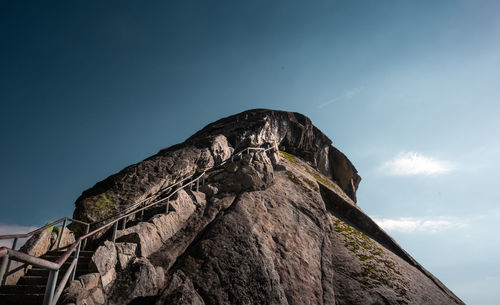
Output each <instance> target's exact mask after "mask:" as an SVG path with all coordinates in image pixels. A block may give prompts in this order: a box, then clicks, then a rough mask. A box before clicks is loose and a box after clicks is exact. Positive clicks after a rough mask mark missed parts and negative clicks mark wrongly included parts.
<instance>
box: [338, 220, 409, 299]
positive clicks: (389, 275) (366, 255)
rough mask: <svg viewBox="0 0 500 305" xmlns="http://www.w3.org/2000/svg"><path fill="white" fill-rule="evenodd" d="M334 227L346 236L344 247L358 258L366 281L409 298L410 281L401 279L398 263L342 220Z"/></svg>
mask: <svg viewBox="0 0 500 305" xmlns="http://www.w3.org/2000/svg"><path fill="white" fill-rule="evenodd" d="M334 227H335V231H337V232H339V233H341V234H342V235H343V236H344V238H345V242H344V246H345V247H346V248H347V249H349V250H350V251H351V252H352V253H354V254H355V255H356V256H357V257H358V259H359V261H360V263H361V268H362V269H361V270H362V271H361V274H362V276H363V277H364V278H365V280H370V281H375V282H378V283H379V284H382V285H385V286H388V287H390V288H391V289H394V291H395V292H396V293H398V294H399V295H400V296H402V297H406V296H407V287H408V281H406V280H405V279H404V278H402V277H401V273H400V271H399V270H398V268H397V265H396V263H395V262H394V261H393V260H392V259H390V258H389V257H384V256H383V249H382V248H380V247H377V246H376V244H375V243H374V242H373V241H372V240H371V239H370V238H369V237H368V236H366V235H365V234H363V233H362V232H360V231H358V230H356V229H355V228H353V227H351V226H350V225H348V224H347V223H345V222H343V221H342V220H340V219H337V220H335V222H334Z"/></svg>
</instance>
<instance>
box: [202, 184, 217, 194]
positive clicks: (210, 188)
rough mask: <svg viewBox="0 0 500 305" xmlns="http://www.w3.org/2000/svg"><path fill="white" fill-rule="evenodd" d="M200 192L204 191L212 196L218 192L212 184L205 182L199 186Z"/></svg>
mask: <svg viewBox="0 0 500 305" xmlns="http://www.w3.org/2000/svg"><path fill="white" fill-rule="evenodd" d="M200 192H203V193H205V195H206V196H207V197H212V196H213V195H216V194H217V193H218V192H219V189H218V188H217V186H215V185H214V184H208V183H207V184H205V185H203V186H202V187H201V188H200Z"/></svg>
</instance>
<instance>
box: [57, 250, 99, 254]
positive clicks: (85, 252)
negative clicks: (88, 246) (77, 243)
mask: <svg viewBox="0 0 500 305" xmlns="http://www.w3.org/2000/svg"><path fill="white" fill-rule="evenodd" d="M64 253H66V250H51V251H48V252H47V254H49V255H61V254H64ZM92 254H94V251H90V250H80V255H92Z"/></svg>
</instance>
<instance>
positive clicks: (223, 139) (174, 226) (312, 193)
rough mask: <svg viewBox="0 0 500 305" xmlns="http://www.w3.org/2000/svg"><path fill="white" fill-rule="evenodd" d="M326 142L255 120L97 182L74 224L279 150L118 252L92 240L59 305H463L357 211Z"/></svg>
mask: <svg viewBox="0 0 500 305" xmlns="http://www.w3.org/2000/svg"><path fill="white" fill-rule="evenodd" d="M331 144H332V141H331V140H330V139H329V138H328V137H327V136H325V135H324V134H323V133H322V132H321V131H320V130H318V129H317V128H316V127H314V126H313V125H312V124H311V121H310V120H309V119H308V118H307V117H305V116H304V115H301V114H298V113H290V112H282V111H273V110H264V109H258V110H250V111H246V112H243V113H240V114H237V115H234V116H231V117H228V118H224V119H221V120H219V121H217V122H215V123H212V124H209V125H208V126H206V127H205V128H203V129H202V130H201V131H199V132H197V133H196V134H195V135H193V136H192V137H190V138H189V139H187V140H186V141H185V142H184V143H182V144H178V145H174V146H171V147H169V148H167V149H164V150H161V151H160V152H159V153H158V154H156V155H155V156H152V157H150V158H148V159H146V160H144V161H142V162H139V163H137V164H135V165H132V166H129V167H127V168H125V169H124V170H122V171H121V172H119V173H117V174H115V175H113V176H111V177H109V178H107V179H105V180H104V181H102V182H99V183H97V184H96V185H95V186H94V187H93V188H91V189H89V190H87V191H85V192H83V194H82V196H80V198H78V200H77V201H76V209H75V212H74V217H75V218H78V219H81V220H84V221H89V222H96V223H99V222H101V223H102V222H103V221H104V220H105V219H106V218H108V217H109V216H111V215H113V214H114V213H116V212H117V211H119V210H122V209H124V208H127V207H129V206H130V205H131V204H132V203H134V202H136V201H138V200H141V199H144V198H146V197H147V196H149V195H151V194H154V193H155V192H156V191H158V190H159V189H161V188H163V187H165V186H167V185H170V184H172V183H175V182H177V181H180V180H181V179H183V178H185V177H187V176H189V175H192V174H194V173H197V172H198V173H199V172H202V171H204V170H207V169H209V168H213V167H214V166H216V165H218V164H221V163H222V161H224V160H227V159H228V158H230V157H231V155H232V153H233V152H235V151H238V150H240V149H243V148H246V147H269V146H278V147H279V148H280V151H279V152H278V151H276V150H274V151H272V150H271V151H268V152H267V153H263V152H262V151H250V153H249V154H247V155H244V156H243V157H242V158H237V159H236V160H234V161H233V162H228V163H225V164H224V165H223V166H222V167H220V168H219V169H218V170H217V171H215V172H214V173H213V174H212V175H211V176H210V178H208V180H207V183H206V184H205V185H203V187H201V188H200V191H199V192H198V191H194V190H189V189H184V190H181V191H179V192H178V193H177V194H176V197H175V198H173V199H172V200H171V201H170V206H171V210H170V213H168V214H165V213H164V209H157V210H152V211H150V212H149V214H147V216H145V218H144V219H142V221H139V220H135V221H133V222H131V225H130V226H129V227H127V228H125V229H123V230H119V231H118V235H117V239H116V243H111V242H109V241H103V239H104V237H100V238H99V239H96V240H95V241H94V242H93V243H92V244H91V246H93V247H94V248H95V253H94V255H93V256H92V259H91V262H90V266H89V268H90V270H93V273H89V274H86V275H81V276H80V277H78V278H77V279H76V280H75V281H73V282H71V285H70V286H69V287H68V288H67V289H66V290H65V292H64V294H63V296H62V299H61V300H60V302H61V304H77V305H79V304H89V305H91V304H156V305H161V304H193V305H194V304H200V305H201V304H207V305H208V304H440V305H442V304H463V303H462V301H461V300H460V299H459V298H458V297H456V296H455V295H454V294H453V293H452V292H451V291H450V290H449V289H447V288H446V287H445V286H444V285H443V284H442V283H441V282H440V281H439V280H438V279H436V278H435V277H434V276H433V275H432V274H431V273H429V272H428V271H427V270H425V269H424V268H423V267H422V266H421V265H419V264H418V263H417V262H416V261H415V260H414V259H413V258H412V257H411V256H410V255H409V254H407V253H406V252H405V251H404V250H403V249H401V247H400V246H399V245H398V244H397V243H396V242H395V241H394V240H393V239H392V238H391V237H390V236H389V235H387V234H386V233H385V232H384V231H383V230H382V229H381V228H379V227H378V226H377V225H376V224H375V223H374V222H373V221H372V220H371V219H370V217H368V216H367V215H366V214H365V213H364V212H363V211H362V210H361V209H360V208H359V206H358V205H357V204H356V189H357V187H358V185H359V182H360V180H361V178H360V176H359V175H358V174H357V171H356V169H355V167H354V166H353V165H352V163H351V162H350V161H349V159H347V157H346V156H345V155H344V154H342V153H341V152H340V151H339V150H337V149H336V148H334V147H333V146H331ZM365 204H366V203H365Z"/></svg>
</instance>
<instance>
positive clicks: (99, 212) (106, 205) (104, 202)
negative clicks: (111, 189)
mask: <svg viewBox="0 0 500 305" xmlns="http://www.w3.org/2000/svg"><path fill="white" fill-rule="evenodd" d="M115 203H116V199H115V198H113V197H111V196H108V195H107V194H102V195H101V196H100V197H99V199H98V200H97V201H96V203H95V206H96V208H97V209H95V210H94V215H95V216H97V218H98V219H103V218H106V217H109V216H112V215H113V213H114V212H115V208H116V207H115Z"/></svg>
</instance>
